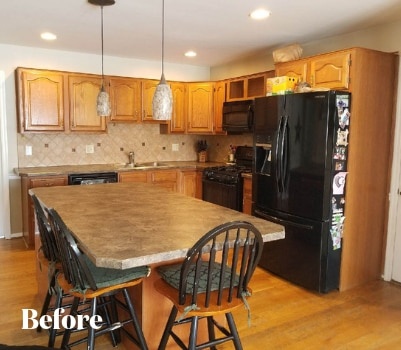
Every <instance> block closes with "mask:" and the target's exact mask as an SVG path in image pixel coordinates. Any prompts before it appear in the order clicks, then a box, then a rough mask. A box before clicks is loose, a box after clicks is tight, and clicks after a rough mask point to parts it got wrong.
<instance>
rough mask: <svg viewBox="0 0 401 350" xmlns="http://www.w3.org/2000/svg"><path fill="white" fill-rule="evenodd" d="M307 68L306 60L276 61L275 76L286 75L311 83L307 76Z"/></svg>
mask: <svg viewBox="0 0 401 350" xmlns="http://www.w3.org/2000/svg"><path fill="white" fill-rule="evenodd" d="M308 74H309V68H308V61H306V60H297V61H290V62H285V63H277V64H276V76H277V77H281V76H288V77H293V78H297V80H298V81H303V82H307V83H308V84H311V81H310V77H309V75H308Z"/></svg>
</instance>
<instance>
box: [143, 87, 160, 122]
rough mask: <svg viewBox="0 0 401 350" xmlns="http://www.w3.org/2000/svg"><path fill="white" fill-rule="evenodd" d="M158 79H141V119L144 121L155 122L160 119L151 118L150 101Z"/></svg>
mask: <svg viewBox="0 0 401 350" xmlns="http://www.w3.org/2000/svg"><path fill="white" fill-rule="evenodd" d="M157 84H159V81H158V80H143V81H142V109H143V110H142V121H144V122H155V123H160V121H157V120H154V119H153V107H152V101H153V96H154V94H155V91H156V87H157Z"/></svg>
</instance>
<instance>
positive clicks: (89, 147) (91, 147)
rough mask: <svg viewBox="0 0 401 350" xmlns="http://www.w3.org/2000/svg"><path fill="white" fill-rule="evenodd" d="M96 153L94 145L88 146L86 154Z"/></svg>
mask: <svg viewBox="0 0 401 350" xmlns="http://www.w3.org/2000/svg"><path fill="white" fill-rule="evenodd" d="M94 152H95V148H94V147H93V145H86V153H94Z"/></svg>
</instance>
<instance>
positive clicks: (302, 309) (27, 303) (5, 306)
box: [0, 239, 401, 350]
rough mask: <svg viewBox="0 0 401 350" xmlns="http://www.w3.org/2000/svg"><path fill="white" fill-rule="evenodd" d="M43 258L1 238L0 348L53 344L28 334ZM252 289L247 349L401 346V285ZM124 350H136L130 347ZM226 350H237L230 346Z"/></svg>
mask: <svg viewBox="0 0 401 350" xmlns="http://www.w3.org/2000/svg"><path fill="white" fill-rule="evenodd" d="M35 256H36V255H35V252H34V251H33V250H27V249H26V248H25V245H24V243H23V241H22V239H13V240H4V239H1V240H0V266H1V284H0V300H1V303H0V325H1V327H0V343H6V344H13V345H28V344H36V345H46V343H47V334H46V333H45V332H43V333H40V334H38V333H36V331H35V330H22V329H21V326H22V313H21V309H22V308H34V309H37V310H39V309H40V306H41V300H39V299H38V298H37V287H36V274H35ZM251 287H252V290H253V295H252V297H251V298H249V304H250V307H251V326H250V327H248V314H247V311H246V310H245V309H242V308H239V309H238V310H236V311H235V314H234V318H235V320H236V323H237V327H238V330H239V333H240V337H241V341H242V344H243V347H244V349H245V350H260V349H274V350H276V349H283V350H293V349H294V350H299V349H317V350H320V349H325V350H326V349H333V350H334V349H335V350H350V349H358V350H359V349H363V350H376V349H384V350H387V349H391V350H393V349H397V348H401V287H400V286H399V285H398V284H394V283H388V282H384V281H375V282H371V283H369V284H366V285H364V286H362V287H358V288H354V289H351V290H348V291H346V292H342V293H339V292H331V293H329V294H324V295H322V294H318V293H313V292H310V291H307V290H305V289H303V288H300V287H297V286H295V285H292V284H290V283H288V282H286V281H284V280H282V279H280V278H277V277H275V276H273V275H271V274H269V273H267V272H266V271H264V270H263V269H257V271H256V272H255V275H254V278H253V280H252V283H251ZM58 344H59V343H58ZM75 349H77V350H81V349H85V346H84V345H83V346H82V347H81V346H79V347H76V348H75ZM96 349H97V350H109V349H112V347H111V344H110V342H109V339H108V337H107V336H106V337H101V338H99V339H97V340H96ZM117 349H120V350H128V349H126V348H125V347H124V346H122V345H120V346H118V347H117ZM219 349H220V350H228V349H230V350H231V349H233V347H232V345H231V344H227V345H222V346H220V347H219ZM150 350H153V349H150Z"/></svg>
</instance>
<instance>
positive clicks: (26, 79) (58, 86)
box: [16, 68, 65, 133]
mask: <svg viewBox="0 0 401 350" xmlns="http://www.w3.org/2000/svg"><path fill="white" fill-rule="evenodd" d="M64 85H65V74H64V73H62V72H52V71H46V70H35V69H24V68H18V69H17V70H16V86H17V102H18V103H17V106H18V119H19V122H18V131H19V132H21V133H23V132H26V131H28V132H29V131H35V132H38V131H64V128H65V124H64V117H65V94H64V91H65V90H64Z"/></svg>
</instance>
